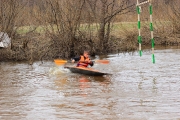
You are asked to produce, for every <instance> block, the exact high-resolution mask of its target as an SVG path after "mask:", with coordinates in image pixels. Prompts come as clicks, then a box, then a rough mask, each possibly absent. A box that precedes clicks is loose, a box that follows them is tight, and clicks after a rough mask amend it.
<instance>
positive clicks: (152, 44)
mask: <svg viewBox="0 0 180 120" xmlns="http://www.w3.org/2000/svg"><path fill="white" fill-rule="evenodd" d="M149 13H150V31H151V46H152V62H153V63H155V56H154V37H153V23H152V4H151V1H150V2H149Z"/></svg>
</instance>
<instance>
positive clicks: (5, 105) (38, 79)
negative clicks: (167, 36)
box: [0, 48, 180, 120]
mask: <svg viewBox="0 0 180 120" xmlns="http://www.w3.org/2000/svg"><path fill="white" fill-rule="evenodd" d="M103 57H105V58H106V59H108V60H110V63H109V64H107V65H104V64H99V63H96V64H95V65H94V66H93V68H95V69H97V70H100V71H103V72H108V73H112V75H107V76H103V77H91V76H84V75H80V74H74V73H71V72H70V71H68V70H67V69H64V68H63V66H56V65H55V64H54V63H53V61H45V62H44V63H43V64H42V63H41V62H35V63H34V64H33V65H32V66H30V65H28V64H27V63H19V62H1V63H0V72H1V74H0V120H180V49H171V48H169V49H159V50H155V58H156V63H155V64H153V63H152V60H151V59H152V58H151V51H148V50H147V51H144V52H143V56H142V57H139V55H138V53H137V52H133V53H119V54H110V55H107V56H103ZM96 59H99V57H98V56H97V57H96Z"/></svg>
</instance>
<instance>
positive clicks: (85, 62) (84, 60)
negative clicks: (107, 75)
mask: <svg viewBox="0 0 180 120" xmlns="http://www.w3.org/2000/svg"><path fill="white" fill-rule="evenodd" d="M80 57H81V58H80V60H79V62H78V64H77V67H87V66H88V65H89V63H88V61H90V59H89V58H85V57H84V56H80Z"/></svg>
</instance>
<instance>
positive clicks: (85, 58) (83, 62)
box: [72, 51, 94, 67]
mask: <svg viewBox="0 0 180 120" xmlns="http://www.w3.org/2000/svg"><path fill="white" fill-rule="evenodd" d="M75 61H78V63H77V67H88V65H90V66H93V65H94V63H93V62H92V61H91V60H90V58H89V52H88V51H84V54H83V55H81V56H79V57H75V58H72V62H73V63H74V62H75Z"/></svg>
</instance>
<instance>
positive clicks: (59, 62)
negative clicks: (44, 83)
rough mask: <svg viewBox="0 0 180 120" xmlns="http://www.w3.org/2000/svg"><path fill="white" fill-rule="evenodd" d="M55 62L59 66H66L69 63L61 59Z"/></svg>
mask: <svg viewBox="0 0 180 120" xmlns="http://www.w3.org/2000/svg"><path fill="white" fill-rule="evenodd" d="M54 62H55V64H57V65H64V64H65V63H67V61H66V60H61V59H55V60H54Z"/></svg>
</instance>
